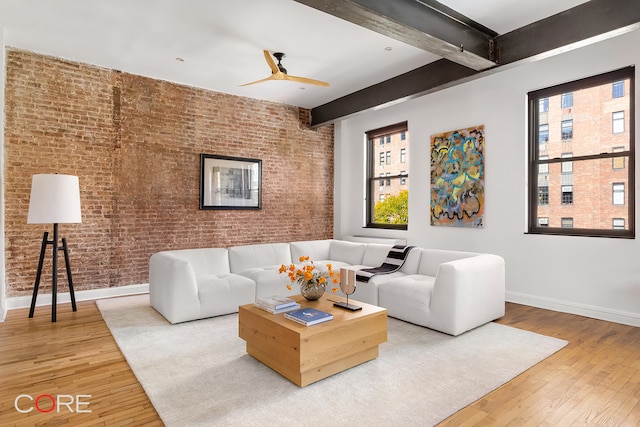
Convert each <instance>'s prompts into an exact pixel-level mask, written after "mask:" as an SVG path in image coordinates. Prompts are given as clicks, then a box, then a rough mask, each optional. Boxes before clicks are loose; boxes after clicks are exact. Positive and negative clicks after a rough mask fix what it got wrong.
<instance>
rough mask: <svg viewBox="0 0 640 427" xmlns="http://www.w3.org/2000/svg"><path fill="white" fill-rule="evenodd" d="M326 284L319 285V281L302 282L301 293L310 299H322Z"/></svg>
mask: <svg viewBox="0 0 640 427" xmlns="http://www.w3.org/2000/svg"><path fill="white" fill-rule="evenodd" d="M324 290H325V284H324V283H323V284H322V285H319V284H317V283H308V282H305V283H301V284H300V294H302V296H303V297H305V298H306V299H308V300H309V301H315V300H318V299H320V297H321V296H322V295H324Z"/></svg>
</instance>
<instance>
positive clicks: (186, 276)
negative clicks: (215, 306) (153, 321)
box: [149, 252, 200, 323]
mask: <svg viewBox="0 0 640 427" xmlns="http://www.w3.org/2000/svg"><path fill="white" fill-rule="evenodd" d="M149 297H150V299H151V305H152V306H153V308H155V309H156V310H157V311H158V312H159V313H160V314H162V315H163V316H164V317H165V318H166V319H167V320H168V321H169V322H171V323H179V322H183V321H185V320H191V319H194V318H198V316H199V313H200V299H199V297H198V282H197V280H196V274H195V272H194V271H193V268H191V265H190V264H189V262H188V261H186V260H184V259H181V258H178V257H177V256H174V255H172V254H170V253H167V252H159V253H156V254H153V255H152V256H151V258H150V259H149Z"/></svg>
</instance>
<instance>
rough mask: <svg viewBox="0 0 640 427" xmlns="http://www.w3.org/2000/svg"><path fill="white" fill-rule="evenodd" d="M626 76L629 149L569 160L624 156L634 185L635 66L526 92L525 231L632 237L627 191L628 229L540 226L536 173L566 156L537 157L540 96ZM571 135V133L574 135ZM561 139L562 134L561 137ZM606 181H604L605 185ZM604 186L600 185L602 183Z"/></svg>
mask: <svg viewBox="0 0 640 427" xmlns="http://www.w3.org/2000/svg"><path fill="white" fill-rule="evenodd" d="M627 79H629V88H628V91H629V92H628V94H629V95H628V96H629V114H628V122H627V123H626V125H627V126H628V131H629V149H628V150H625V151H611V152H608V153H593V154H588V155H581V156H574V157H572V158H571V161H572V162H573V163H574V164H575V163H576V162H582V161H589V160H601V159H607V158H611V159H612V161H615V160H614V159H616V158H627V159H628V162H627V164H626V166H627V174H626V176H625V178H626V182H627V186H628V188H630V189H635V149H636V148H635V119H634V118H635V66H628V67H625V68H621V69H618V70H615V71H611V72H608V73H603V74H599V75H596V76H592V77H587V78H584V79H579V80H575V81H572V82H568V83H563V84H559V85H555V86H552V87H548V88H545V89H540V90H536V91H532V92H529V94H528V111H527V115H528V140H529V141H528V171H527V173H528V177H529V179H528V181H529V183H528V197H527V200H528V207H527V209H528V230H527V234H544V235H563V236H586V237H614V238H627V239H634V238H635V194H634V191H628V192H627V194H626V197H627V205H628V206H627V209H628V211H627V221H628V230H618V229H605V228H570V229H569V228H563V227H562V226H560V227H541V226H540V225H539V224H538V206H539V205H538V197H539V187H538V174H539V170H540V165H542V164H553V163H562V162H566V158H562V157H556V158H548V159H540V143H539V134H538V130H539V126H540V115H541V114H540V113H541V112H540V111H539V108H538V107H539V105H540V100H541V99H543V98H549V97H552V96H561V95H562V94H565V93H568V92H577V91H579V90H581V89H586V88H591V87H595V86H601V85H605V84H613V83H615V82H619V81H625V80H627ZM574 136H575V135H574ZM561 141H562V138H561ZM608 184H609V183H607V185H608ZM602 188H603V189H604V186H603V187H602Z"/></svg>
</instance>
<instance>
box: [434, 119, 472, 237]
mask: <svg viewBox="0 0 640 427" xmlns="http://www.w3.org/2000/svg"><path fill="white" fill-rule="evenodd" d="M431 225H437V226H450V227H470V228H482V227H484V125H481V126H475V127H470V128H467V129H459V130H454V131H450V132H444V133H440V134H437V135H432V136H431Z"/></svg>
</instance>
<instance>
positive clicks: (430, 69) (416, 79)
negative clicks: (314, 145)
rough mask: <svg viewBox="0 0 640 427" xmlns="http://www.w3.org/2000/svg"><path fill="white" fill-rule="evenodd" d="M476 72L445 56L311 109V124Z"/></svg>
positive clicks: (400, 98)
mask: <svg viewBox="0 0 640 427" xmlns="http://www.w3.org/2000/svg"><path fill="white" fill-rule="evenodd" d="M475 73H476V71H474V70H472V69H471V68H467V67H465V66H462V65H460V64H456V63H455V62H451V61H449V60H446V59H440V60H438V61H435V62H432V63H430V64H427V65H425V66H422V67H420V68H417V69H415V70H412V71H409V72H408V73H404V74H401V75H399V76H397V77H393V78H391V79H389V80H385V81H383V82H381V83H378V84H375V85H373V86H369V87H367V88H365V89H362V90H359V91H357V92H354V93H352V94H349V95H347V96H343V97H342V98H338V99H336V100H334V101H331V102H329V103H327V104H324V105H321V106H320V107H316V108H313V109H312V110H311V126H314V127H315V126H319V125H322V124H327V123H330V122H332V121H334V120H336V119H338V118H343V117H347V116H350V115H352V114H354V113H357V112H361V111H364V110H370V109H375V108H382V107H386V106H389V105H391V104H395V103H398V102H402V101H404V100H406V99H411V98H413V97H415V95H416V94H417V93H420V94H424V93H427V92H428V91H430V90H431V89H432V88H434V87H441V86H443V85H446V84H447V83H449V82H451V81H454V80H459V79H463V78H465V77H469V76H471V75H473V74H475Z"/></svg>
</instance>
